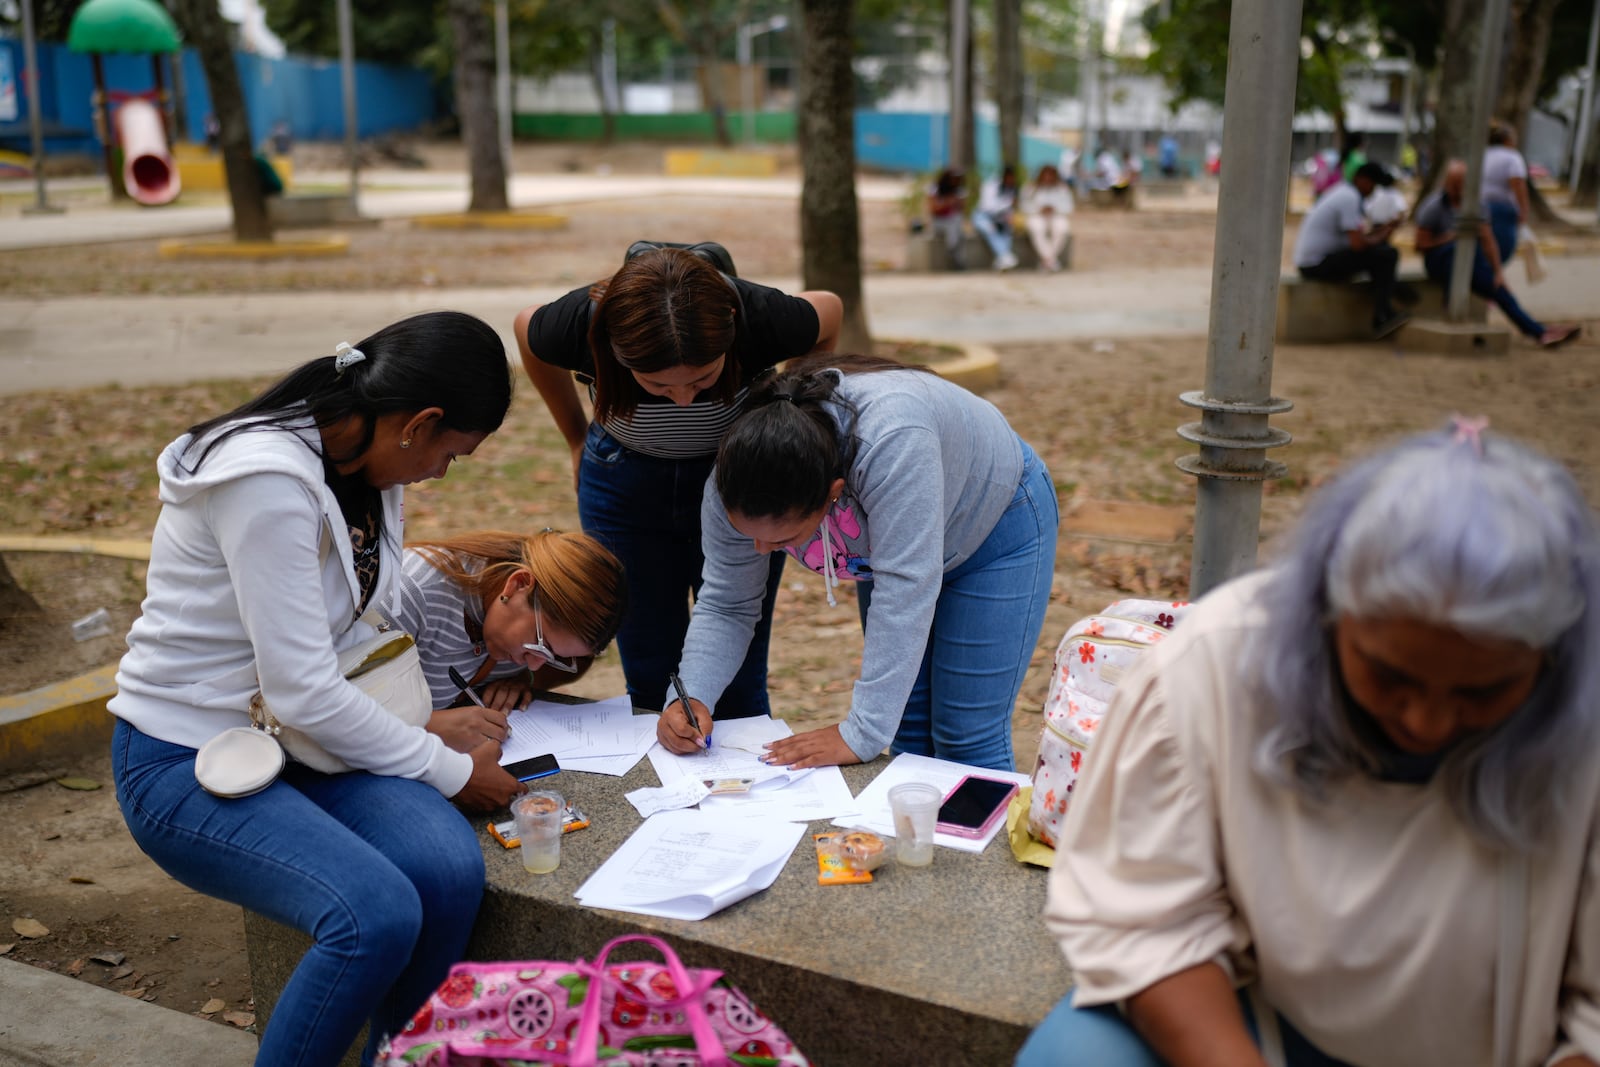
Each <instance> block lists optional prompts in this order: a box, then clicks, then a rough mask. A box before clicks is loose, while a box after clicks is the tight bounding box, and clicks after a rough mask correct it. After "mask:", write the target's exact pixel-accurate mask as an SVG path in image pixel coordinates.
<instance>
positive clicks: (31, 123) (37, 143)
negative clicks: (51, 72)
mask: <svg viewBox="0 0 1600 1067" xmlns="http://www.w3.org/2000/svg"><path fill="white" fill-rule="evenodd" d="M22 62H23V63H25V64H27V68H28V69H27V72H26V74H25V76H24V77H23V79H22V82H23V88H24V90H25V91H26V92H27V94H28V132H29V135H30V136H31V137H32V140H33V195H34V204H33V206H32V207H25V208H23V209H22V211H23V213H24V214H27V215H59V214H61V212H62V211H64V210H66V209H65V208H60V207H57V206H55V205H54V204H52V203H50V198H49V196H47V195H46V193H45V188H44V124H43V122H42V120H41V119H40V118H39V58H38V56H37V54H36V49H35V48H34V43H33V0H22Z"/></svg>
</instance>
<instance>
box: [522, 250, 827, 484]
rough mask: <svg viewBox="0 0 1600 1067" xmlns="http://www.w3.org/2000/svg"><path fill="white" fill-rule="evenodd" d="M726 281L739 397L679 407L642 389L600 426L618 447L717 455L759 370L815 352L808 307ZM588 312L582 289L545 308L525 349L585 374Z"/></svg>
mask: <svg viewBox="0 0 1600 1067" xmlns="http://www.w3.org/2000/svg"><path fill="white" fill-rule="evenodd" d="M728 280H729V281H730V282H732V283H733V286H734V288H735V290H736V291H737V292H738V295H739V312H738V314H737V316H736V318H735V323H734V336H733V345H732V347H731V348H730V349H729V351H728V356H729V358H730V359H732V360H733V361H734V363H735V365H736V366H737V367H738V368H739V386H740V388H739V393H738V396H736V397H735V398H734V402H733V403H732V404H724V403H722V402H720V401H717V400H713V399H710V398H706V399H697V400H695V402H694V403H692V404H690V405H688V406H687V407H680V406H678V405H677V404H674V403H673V402H672V401H671V400H669V399H668V398H667V397H664V396H651V395H649V394H647V393H644V392H642V391H641V392H640V395H639V400H638V407H637V408H636V409H635V411H634V413H633V416H632V417H631V418H612V419H607V420H606V423H605V430H606V432H607V433H609V434H611V436H613V437H615V438H616V439H617V440H618V441H620V442H621V443H622V444H623V445H625V446H627V447H628V448H631V449H633V450H634V451H636V452H643V453H646V454H647V455H653V456H664V457H668V458H683V457H687V456H705V455H710V454H712V453H714V452H716V450H717V442H719V441H720V440H721V439H722V434H723V431H725V430H726V429H727V428H728V426H729V425H730V424H731V423H732V422H733V420H734V419H735V418H736V417H737V416H738V414H739V410H740V408H741V407H742V406H743V403H744V395H745V387H746V386H748V385H749V383H750V382H751V381H752V380H753V379H754V378H755V377H756V376H757V375H758V374H760V373H761V372H762V371H765V370H768V369H770V368H772V367H774V366H777V365H778V364H779V363H782V362H783V361H784V360H786V359H793V358H794V357H795V356H802V355H805V354H806V353H807V352H809V351H811V349H812V348H813V347H815V346H816V343H817V331H818V330H820V329H821V323H820V321H819V320H818V319H817V309H816V308H814V307H812V306H811V303H810V301H808V300H802V299H801V298H800V297H797V296H790V295H789V294H787V293H785V292H783V291H781V290H778V289H773V288H771V287H770V286H765V285H757V284H756V283H754V282H749V281H745V280H744V279H743V278H730V279H728ZM593 313H594V304H593V303H592V302H591V301H590V299H589V288H588V286H585V287H583V288H582V289H574V290H573V291H572V292H570V293H568V294H567V295H566V296H563V297H561V298H560V299H558V300H554V301H551V302H550V303H548V304H546V305H544V306H543V307H541V308H540V309H539V310H538V311H536V312H534V313H533V317H532V318H530V319H529V320H528V348H529V350H531V351H532V352H533V354H534V355H536V356H538V357H539V359H541V360H543V361H544V362H545V363H548V364H550V365H551V366H554V367H563V368H565V369H567V370H570V371H576V372H578V373H579V374H583V375H590V376H592V375H593V374H594V355H593V353H592V352H590V351H589V321H590V318H591V317H592V315H593ZM592 392H593V391H592V390H591V399H592Z"/></svg>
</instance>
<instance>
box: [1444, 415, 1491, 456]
mask: <svg viewBox="0 0 1600 1067" xmlns="http://www.w3.org/2000/svg"><path fill="white" fill-rule="evenodd" d="M1450 425H1451V428H1452V429H1454V430H1455V435H1454V437H1453V438H1452V440H1453V441H1454V442H1455V443H1456V444H1458V445H1459V444H1463V443H1465V444H1470V445H1472V449H1473V451H1474V452H1476V453H1478V455H1480V456H1482V455H1483V431H1485V430H1487V429H1488V428H1489V416H1487V415H1452V416H1450Z"/></svg>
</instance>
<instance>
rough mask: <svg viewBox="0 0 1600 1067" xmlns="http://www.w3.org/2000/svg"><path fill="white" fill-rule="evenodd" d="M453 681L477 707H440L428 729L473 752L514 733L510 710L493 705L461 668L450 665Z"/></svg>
mask: <svg viewBox="0 0 1600 1067" xmlns="http://www.w3.org/2000/svg"><path fill="white" fill-rule="evenodd" d="M450 681H451V682H452V683H454V684H455V685H457V686H458V687H460V689H461V691H462V693H464V694H466V697H467V699H468V700H470V701H472V703H473V704H475V705H477V706H476V707H465V706H461V707H454V708H445V709H443V710H441V711H436V712H434V713H433V715H432V716H430V717H429V719H428V732H429V733H432V734H437V735H438V737H439V739H440V740H441V741H443V742H444V743H445V744H446V745H448V746H450V747H451V748H453V749H455V750H456V751H457V752H471V751H472V750H473V749H475V748H477V747H478V746H479V745H481V744H483V743H484V742H485V741H493V742H495V743H496V744H499V743H500V742H503V741H504V740H505V739H506V738H508V737H510V736H511V724H510V723H509V722H507V721H506V714H505V712H503V711H499V710H497V709H495V708H491V707H489V706H488V705H487V704H485V703H484V702H483V701H482V700H481V699H479V697H478V694H477V693H475V692H473V690H472V687H471V686H470V685H468V684H467V680H466V679H465V678H463V677H462V676H461V672H460V671H458V670H456V669H455V668H454V667H451V668H450Z"/></svg>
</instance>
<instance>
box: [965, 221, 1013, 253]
mask: <svg viewBox="0 0 1600 1067" xmlns="http://www.w3.org/2000/svg"><path fill="white" fill-rule="evenodd" d="M972 228H973V229H974V230H977V231H978V232H979V233H980V234H982V235H983V239H984V241H985V242H986V243H987V244H988V245H989V251H991V252H993V253H994V258H995V259H996V260H997V261H998V260H1002V259H1005V258H1007V257H1008V256H1010V255H1011V223H1010V221H1009V220H1007V219H1003V218H996V217H995V216H993V215H990V214H987V213H986V212H982V211H974V212H973V213H972Z"/></svg>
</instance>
